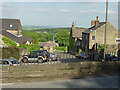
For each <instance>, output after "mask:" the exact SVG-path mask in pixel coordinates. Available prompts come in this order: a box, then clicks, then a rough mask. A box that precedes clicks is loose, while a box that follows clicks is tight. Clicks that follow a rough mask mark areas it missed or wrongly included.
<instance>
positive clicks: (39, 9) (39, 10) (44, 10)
mask: <svg viewBox="0 0 120 90" xmlns="http://www.w3.org/2000/svg"><path fill="white" fill-rule="evenodd" d="M36 11H38V12H54V10H51V9H42V8H37V9H36Z"/></svg>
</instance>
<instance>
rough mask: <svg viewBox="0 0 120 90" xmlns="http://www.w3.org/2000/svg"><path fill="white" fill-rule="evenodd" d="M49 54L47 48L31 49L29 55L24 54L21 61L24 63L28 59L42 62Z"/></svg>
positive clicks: (47, 58)
mask: <svg viewBox="0 0 120 90" xmlns="http://www.w3.org/2000/svg"><path fill="white" fill-rule="evenodd" d="M49 57H50V54H49V52H47V50H38V51H32V52H31V53H30V54H29V55H24V56H23V59H22V61H23V62H24V63H26V62H29V61H36V62H38V63H42V62H43V61H45V60H49Z"/></svg>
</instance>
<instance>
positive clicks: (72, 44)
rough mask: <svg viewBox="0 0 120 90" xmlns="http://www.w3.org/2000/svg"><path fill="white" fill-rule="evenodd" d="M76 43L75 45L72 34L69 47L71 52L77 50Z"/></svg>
mask: <svg viewBox="0 0 120 90" xmlns="http://www.w3.org/2000/svg"><path fill="white" fill-rule="evenodd" d="M74 43H75V40H74V39H73V38H72V34H71V33H70V37H69V46H68V49H69V50H68V51H69V52H71V51H74V49H75V45H74Z"/></svg>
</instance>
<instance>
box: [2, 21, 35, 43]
mask: <svg viewBox="0 0 120 90" xmlns="http://www.w3.org/2000/svg"><path fill="white" fill-rule="evenodd" d="M10 25H12V27H10ZM19 27H21V23H20V20H19V19H0V29H2V30H0V31H2V35H3V36H5V37H8V38H9V39H11V40H13V41H15V42H17V43H19V44H24V43H26V42H27V41H29V42H32V41H33V39H31V38H29V37H26V36H24V35H21V36H20V37H18V36H16V35H14V34H12V33H9V32H7V30H18V29H19ZM21 29H22V27H21Z"/></svg>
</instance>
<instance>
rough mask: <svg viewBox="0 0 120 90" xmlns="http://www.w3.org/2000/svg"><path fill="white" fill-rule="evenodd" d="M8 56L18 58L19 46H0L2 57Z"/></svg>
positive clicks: (6, 57)
mask: <svg viewBox="0 0 120 90" xmlns="http://www.w3.org/2000/svg"><path fill="white" fill-rule="evenodd" d="M10 57H14V58H16V59H19V48H17V47H3V48H2V58H3V59H8V58H10Z"/></svg>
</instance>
